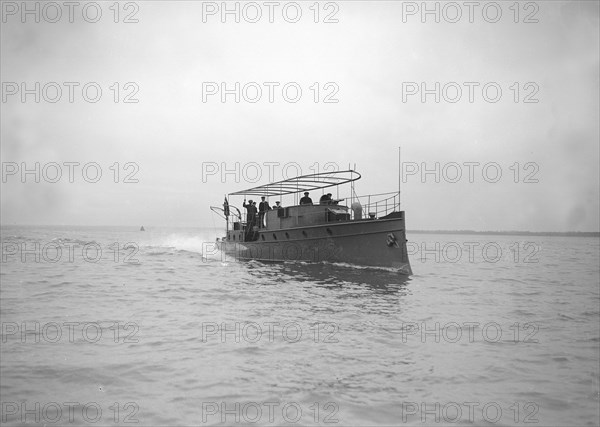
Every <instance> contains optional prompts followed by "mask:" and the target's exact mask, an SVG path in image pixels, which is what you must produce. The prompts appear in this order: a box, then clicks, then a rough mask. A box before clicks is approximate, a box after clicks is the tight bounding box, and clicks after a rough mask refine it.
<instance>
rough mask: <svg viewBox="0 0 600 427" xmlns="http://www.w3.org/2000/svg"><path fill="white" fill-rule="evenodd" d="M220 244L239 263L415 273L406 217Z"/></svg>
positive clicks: (328, 225)
mask: <svg viewBox="0 0 600 427" xmlns="http://www.w3.org/2000/svg"><path fill="white" fill-rule="evenodd" d="M216 244H217V249H219V250H220V251H222V252H223V253H224V254H226V255H227V256H229V257H232V258H235V259H239V260H250V259H253V260H259V261H275V262H286V261H303V262H333V263H348V264H354V265H359V266H366V267H383V268H391V269H394V270H397V271H398V272H400V273H403V274H412V270H411V267H410V262H409V259H408V253H407V248H406V232H405V228H404V218H391V219H367V220H359V221H347V222H337V223H326V224H321V225H316V226H311V227H296V228H288V229H281V230H261V231H259V234H258V240H256V241H253V242H235V241H230V240H227V239H224V240H220V241H217V242H216Z"/></svg>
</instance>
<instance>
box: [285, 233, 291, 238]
mask: <svg viewBox="0 0 600 427" xmlns="http://www.w3.org/2000/svg"><path fill="white" fill-rule="evenodd" d="M285 238H286V239H289V238H290V235H289V233H288V232H287V231H286V232H285Z"/></svg>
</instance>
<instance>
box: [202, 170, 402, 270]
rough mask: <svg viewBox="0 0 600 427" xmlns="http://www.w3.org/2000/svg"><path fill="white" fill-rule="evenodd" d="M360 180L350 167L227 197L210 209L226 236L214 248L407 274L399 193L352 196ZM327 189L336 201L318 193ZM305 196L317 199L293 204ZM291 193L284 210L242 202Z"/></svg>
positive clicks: (256, 256) (280, 259) (243, 255)
mask: <svg viewBox="0 0 600 427" xmlns="http://www.w3.org/2000/svg"><path fill="white" fill-rule="evenodd" d="M360 178H361V175H360V174H359V173H358V172H356V171H354V170H352V169H349V170H346V171H335V172H322V173H316V174H311V175H303V176H298V177H295V178H290V179H286V180H283V181H278V182H274V183H270V184H266V185H261V186H258V187H254V188H250V189H247V190H242V191H236V192H234V193H229V194H228V195H227V196H226V197H225V202H224V203H223V205H222V206H223V207H222V208H221V207H220V206H211V207H210V208H211V210H212V211H213V212H216V213H217V214H219V215H221V216H222V217H223V219H225V221H226V235H225V236H224V237H222V238H217V241H216V247H217V249H219V250H220V251H222V252H224V253H225V254H227V255H229V256H232V257H234V258H235V259H242V260H246V259H247V260H250V259H253V260H259V261H276V262H286V261H301V262H322V261H327V262H336V263H349V264H354V265H359V266H367V267H384V268H391V269H394V270H396V271H398V272H399V273H402V274H407V275H410V274H412V270H411V267H410V262H409V259H408V252H407V248H406V241H407V240H406V227H405V222H404V220H405V216H404V211H401V210H400V191H399V190H398V191H395V192H391V193H380V194H371V195H366V196H357V195H356V193H355V192H354V181H357V180H358V179H360ZM344 184H350V192H349V194H348V193H346V194H348V195H347V197H346V199H349V203H348V204H349V205H350V207H348V206H345V205H344V204H341V203H340V202H343V201H344V200H346V199H343V198H341V199H340V198H339V194H340V189H339V187H340V186H341V185H344ZM330 187H336V189H337V194H338V197H337V198H336V199H333V198H331V193H326V192H324V191H319V192H318V193H317V190H322V189H324V188H330ZM306 192H313V193H312V194H311V195H312V196H313V197H315V198H316V199H317V200H318V201H317V202H316V203H308V204H307V203H306V199H304V200H302V199H301V200H298V199H299V196H300V194H302V193H306ZM320 193H323V196H321V194H320ZM290 195H293V197H294V199H293V203H290V204H289V205H287V206H285V207H280V206H279V203H277V206H274V207H272V208H269V210H266V211H265V212H263V213H260V212H256V208H250V209H248V208H247V207H248V206H250V205H251V203H249V204H246V203H245V200H246V197H247V196H257V197H258V198H262V197H263V196H264V197H265V198H268V197H274V196H276V198H277V199H278V200H279V201H280V200H282V199H281V196H290ZM235 196H243V197H244V207H246V208H247V211H248V212H247V213H246V214H244V215H242V214H241V212H240V209H238V208H237V207H236V206H234V205H230V204H229V201H228V198H229V199H230V198H232V197H235ZM319 196H321V200H319V199H318V198H319ZM303 201H304V203H303ZM249 202H252V201H251V200H249ZM363 212H365V215H363Z"/></svg>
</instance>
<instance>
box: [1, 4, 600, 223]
mask: <svg viewBox="0 0 600 427" xmlns="http://www.w3.org/2000/svg"><path fill="white" fill-rule="evenodd" d="M313 3H314V2H312V1H311V2H300V4H299V6H300V9H301V11H302V15H301V16H300V17H299V19H298V22H295V23H293V22H288V21H294V20H296V13H297V8H296V7H295V5H294V4H292V5H290V4H289V2H280V5H279V6H276V7H274V9H273V10H272V12H273V15H272V20H273V21H274V22H273V23H271V22H269V19H270V17H269V12H270V10H269V7H268V6H266V5H264V3H263V2H258V3H255V4H252V5H251V6H246V7H245V8H244V5H245V4H246V3H237V4H238V7H239V9H240V22H239V23H236V22H235V15H233V14H229V15H225V16H222V15H221V13H220V12H221V11H220V10H216V9H220V8H221V2H218V3H207V2H204V4H203V2H191V1H185V2H184V1H181V2H171V1H169V2H167V1H146V2H135V3H128V4H127V6H126V5H125V4H124V3H121V8H120V10H119V15H118V16H116V15H115V8H114V6H111V5H112V4H113V2H99V3H97V4H98V5H99V8H100V9H101V11H102V16H101V17H100V18H99V20H98V22H95V23H92V22H88V21H94V20H95V19H96V18H95V15H96V11H97V10H96V9H97V8H96V6H95V4H92V5H90V6H87V8H86V9H85V13H84V12H83V7H84V6H86V5H88V3H86V2H82V3H80V5H79V6H78V7H77V8H75V9H74V10H73V11H72V20H73V22H72V23H71V22H69V10H68V8H67V7H66V6H61V9H62V10H61V13H62V15H61V16H60V17H58V16H57V9H56V8H54V7H46V8H44V7H43V5H40V6H38V7H39V10H40V12H39V13H40V22H39V23H36V22H35V19H36V16H35V13H31V14H26V15H25V16H23V15H22V10H21V7H22V3H21V2H2V12H3V16H2V19H3V20H2V24H1V25H2V29H1V37H2V40H1V80H2V84H3V87H2V96H3V99H2V103H1V108H2V111H1V127H2V129H1V143H2V144H1V156H2V166H3V176H2V181H3V182H2V224H5V225H6V224H73V225H136V226H139V225H141V224H143V225H146V226H153V225H154V226H213V225H219V220H218V219H217V218H215V217H214V216H213V214H212V213H211V212H210V210H209V206H210V205H218V204H220V203H222V200H223V195H224V194H225V193H228V192H234V191H238V190H242V189H244V188H247V187H252V186H254V185H259V184H264V183H267V182H268V180H269V174H270V172H273V176H272V178H273V179H275V180H278V179H282V169H283V166H284V165H286V164H290V163H291V162H296V163H297V164H298V165H299V166H300V168H301V172H302V173H305V174H306V173H312V172H315V171H316V168H317V165H318V168H319V170H323V168H324V167H326V166H327V167H332V165H337V167H339V168H340V169H346V168H347V167H348V164H352V165H354V164H356V167H357V170H358V171H359V172H360V173H361V174H362V179H361V180H360V181H358V182H357V183H356V192H357V193H359V194H367V193H380V192H387V191H395V190H397V188H398V148H397V147H398V146H401V147H402V161H403V162H404V168H403V169H404V172H405V173H404V177H403V178H404V179H403V183H402V208H403V210H405V211H406V213H407V226H408V229H475V230H531V231H571V230H576V231H597V230H598V229H599V223H598V221H599V219H598V218H599V217H600V212H599V191H600V189H599V169H598V168H599V167H598V161H599V140H600V137H599V124H598V117H599V105H598V103H599V67H598V66H599V63H598V55H599V50H600V49H599V46H598V44H599V43H598V40H599V33H598V28H599V11H598V2H595V1H585V2H573V1H569V2H560V1H539V2H530V3H528V5H527V6H525V3H521V7H519V8H518V11H517V9H516V8H515V7H514V5H513V4H514V2H512V1H511V2H498V3H495V4H493V5H491V6H490V5H488V3H490V2H480V3H479V4H478V6H477V7H475V8H474V10H471V11H470V10H469V8H467V7H466V6H464V5H463V2H459V3H454V4H453V5H452V6H447V5H446V3H439V4H437V3H435V2H429V3H428V5H429V7H431V9H434V8H435V7H439V10H440V22H439V23H437V22H435V20H436V19H435V18H436V17H435V15H432V14H430V15H424V16H422V14H421V10H416V9H420V8H421V4H422V3H421V2H417V3H412V2H391V1H369V2H366V1H365V2H361V1H338V2H330V3H326V2H322V3H320V4H319V7H318V12H319V14H318V16H316V10H317V8H315V7H314V6H312V5H313ZM28 4H29V6H30V7H31V8H32V10H33V9H34V7H35V2H29V3H28ZM58 4H59V5H62V2H60V3H58ZM436 4H437V6H436ZM456 4H458V5H459V7H460V10H459V9H457V8H456V7H454V5H456ZM256 5H258V8H257V7H255V6H256ZM496 5H499V8H498V7H496ZM283 6H286V9H285V12H284V10H283V9H284V8H283ZM311 6H312V9H311ZM111 7H112V9H111ZM228 7H230V8H231V9H232V10H233V9H234V8H235V7H236V2H228ZM484 7H485V12H484ZM511 7H512V8H511ZM259 10H260V12H261V13H262V16H261V17H260V19H258V16H257V11H259ZM203 11H204V13H203ZM459 11H460V12H461V13H462V16H461V17H460V18H458V17H457V12H459ZM498 11H500V12H501V13H502V15H501V16H500V17H498V18H497V12H498ZM469 12H472V16H471V17H470V16H469ZM517 12H518V14H517ZM212 13H214V14H212ZM115 19H116V20H118V21H119V22H117V23H115V22H114V20H115ZM126 19H128V20H130V21H135V20H137V21H138V22H130V23H125V22H122V21H124V20H126ZM223 19H224V20H225V22H224V23H223V22H222V20H223ZM315 19H316V20H318V21H319V22H318V23H315V22H314V21H315ZM423 19H425V21H426V22H425V23H423V22H422V20H423ZM254 20H258V22H249V21H254ZM325 20H328V21H334V22H328V23H325V22H323V21H325ZM336 20H337V21H338V22H335V21H336ZM452 20H456V21H458V22H456V23H452V22H448V21H452ZM495 20H497V22H492V21H495ZM515 20H517V21H518V22H516V23H515ZM23 21H25V22H23ZM48 21H58V22H48ZM203 21H206V22H203ZM469 21H473V22H469ZM524 21H531V22H524ZM535 21H537V22H535ZM36 82H38V83H39V90H36ZM52 82H56V83H52ZM65 82H72V83H67V84H65ZM236 82H239V83H240V92H239V95H240V102H239V103H236V102H235V94H234V93H232V94H229V95H226V98H225V102H222V99H221V93H220V91H221V83H224V84H225V85H226V88H228V89H231V90H234V89H235V83H236ZM252 82H255V83H256V84H254V83H252ZM265 82H271V83H269V84H268V85H265V84H264V83H265ZM436 82H439V91H438V95H439V97H440V99H439V102H436V99H435V97H436V94H435V91H436ZM128 83H130V84H129V85H127V84H128ZM213 83H215V84H213ZM248 83H250V85H248ZM288 83H291V84H289V85H288V86H287V92H286V93H285V94H283V93H282V88H283V87H284V85H286V84H288ZM315 83H316V85H315ZM421 83H424V85H425V87H424V88H425V89H428V90H431V93H429V94H428V95H426V96H425V98H424V99H423V98H422V96H421V95H422V93H421V90H422V89H423V87H422V86H421ZM465 83H466V84H465ZM86 84H88V86H87V89H86V90H87V92H86V96H87V99H88V100H86V99H85V98H84V94H83V93H82V88H83V86H84V85H86ZM244 85H246V89H245V90H243V88H244ZM269 85H270V87H271V88H272V89H273V102H269ZM257 86H258V87H260V88H261V90H262V96H261V97H260V99H257V97H258V96H257V95H258V93H257V92H256V87H257ZM484 86H485V87H486V91H485V92H484V91H483V87H484ZM57 87H60V88H61V90H62V94H61V95H60V97H59V95H58V92H57V91H56V88H57ZM69 87H71V88H72V90H73V102H69ZM97 87H100V88H101V90H102V94H101V95H99V96H97V95H96V88H97ZM298 87H299V88H300V89H301V90H302V93H301V96H297V94H296V88H298ZM317 88H318V91H317ZM457 88H460V89H461V91H462V94H460V93H459V92H457ZM469 88H471V89H472V96H473V99H472V102H470V100H469ZM497 88H500V90H501V93H499V92H497ZM23 89H29V90H30V93H28V94H25V95H23V93H22V91H23ZM217 91H218V92H217ZM36 92H37V93H36ZM214 92H217V93H215V94H213V93H214ZM317 92H318V97H317V99H316V100H317V102H315V96H317ZM415 92H416V93H415ZM38 95H39V97H40V100H39V101H40V102H39V103H37V102H36V99H35V98H36V96H38ZM284 95H285V96H287V99H286V98H285V97H284ZM23 96H24V99H23ZM115 97H116V99H117V100H118V102H115ZM203 97H204V98H205V99H203ZM295 97H297V98H299V99H297V102H292V101H293V100H294V99H293V98H295ZM94 98H98V100H97V102H91V101H92V100H94ZM126 98H127V100H129V101H134V100H137V101H138V102H137V103H126V102H124V101H125V100H126ZM326 100H328V101H335V100H337V101H338V102H325V101H326ZM423 100H424V101H425V102H423ZM51 101H56V102H51ZM250 101H257V102H250ZM452 101H456V102H452ZM494 101H495V102H494ZM525 101H530V102H525ZM531 101H537V102H531ZM36 162H37V163H39V165H40V173H39V177H36V173H35V172H34V173H30V174H27V175H25V176H24V177H23V176H22V174H21V172H22V168H23V166H25V167H26V168H28V169H31V170H35V164H36ZM66 162H75V163H73V164H72V166H70V167H71V168H72V169H69V166H68V163H67V165H65V163H66ZM249 162H254V163H249ZM93 163H95V164H96V165H94V164H93ZM115 163H118V164H117V165H115ZM236 163H239V172H240V173H239V177H238V180H239V182H236V176H235V174H234V173H231V174H228V175H226V176H225V180H224V181H225V182H222V181H223V179H222V178H223V177H222V176H221V173H220V172H221V169H222V167H225V168H227V169H229V170H234V169H235V165H236ZM436 163H437V164H439V177H438V180H439V182H436V173H435V172H433V173H429V174H427V175H424V176H423V175H422V174H421V172H422V168H423V166H424V167H425V168H427V169H430V170H435V167H436ZM55 164H58V165H59V166H60V167H61V169H60V171H61V173H62V175H61V177H60V179H57V178H56V177H57V175H56V172H57V168H56V165H55ZM86 164H87V165H88V168H87V169H86V173H87V174H86V177H85V179H84V177H83V176H82V169H83V166H84V165H86ZM126 164H127V165H126ZM247 164H250V166H245V165H247ZM256 164H258V165H260V166H261V168H260V172H261V173H262V176H261V178H262V179H259V180H258V181H257V182H254V181H256V180H255V179H254V178H255V176H256V167H255V166H256ZM326 164H327V165H326ZM486 164H487V167H486V169H485V173H484V165H486ZM90 165H91V166H90ZM269 165H272V166H269ZM469 165H470V166H469ZM457 166H460V169H458V168H457ZM98 168H99V169H100V170H101V172H102V176H101V178H99V180H98V182H95V183H92V182H87V181H94V177H95V174H96V169H98ZM70 170H72V171H73V172H74V174H73V177H72V180H73V181H74V182H69V171H70ZM117 170H118V171H119V172H120V173H119V174H118V176H116V174H115V172H116V171H117ZM203 171H204V172H205V174H204V176H203ZM286 171H287V174H288V175H289V176H292V175H294V171H295V169H294V166H293V165H292V166H291V167H290V166H288V168H287V169H286ZM458 171H460V172H461V173H462V175H461V176H460V177H457V172H458ZM470 171H471V172H472V177H471V179H470V178H469V172H470ZM498 172H500V173H501V174H502V175H501V177H497V176H496V175H497V173H498ZM209 173H210V174H209ZM36 178H39V181H40V182H39V183H36V182H35V181H36ZM53 180H58V182H50V181H53ZM115 180H117V181H118V182H117V183H115V182H114V181H115ZM515 180H516V181H518V182H515ZM22 181H25V182H22ZM124 181H137V182H124ZM249 181H252V182H249ZM452 181H456V182H452ZM470 181H473V182H470ZM492 181H496V182H492ZM316 198H318V195H316ZM274 200H275V199H272V200H271V203H273V202H274ZM284 201H285V200H284ZM232 203H235V204H241V200H233V201H232Z"/></svg>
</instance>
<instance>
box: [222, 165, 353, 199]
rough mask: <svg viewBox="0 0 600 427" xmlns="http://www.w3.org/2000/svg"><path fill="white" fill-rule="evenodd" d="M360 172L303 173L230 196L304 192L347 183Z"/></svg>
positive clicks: (277, 194) (280, 194)
mask: <svg viewBox="0 0 600 427" xmlns="http://www.w3.org/2000/svg"><path fill="white" fill-rule="evenodd" d="M360 177H361V176H360V174H359V173H358V172H356V171H354V170H351V169H349V170H345V171H335V172H320V173H313V174H310V175H302V176H297V177H294V178H289V179H284V180H282V181H277V182H272V183H270V184H264V185H259V186H258V187H253V188H249V189H247V190H242V191H236V192H235V193H229V195H230V196H265V197H268V196H282V195H285V194H295V193H303V192H305V191H309V192H310V191H314V190H320V189H321V188H327V187H333V186H335V185H342V184H347V183H349V182H352V181H356V180H358V179H360Z"/></svg>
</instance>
